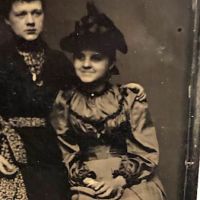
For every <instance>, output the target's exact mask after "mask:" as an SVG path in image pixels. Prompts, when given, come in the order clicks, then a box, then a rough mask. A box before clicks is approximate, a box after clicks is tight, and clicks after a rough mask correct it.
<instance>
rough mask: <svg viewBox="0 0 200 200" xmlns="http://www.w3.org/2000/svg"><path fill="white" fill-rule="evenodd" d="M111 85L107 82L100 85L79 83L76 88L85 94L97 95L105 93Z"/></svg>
mask: <svg viewBox="0 0 200 200" xmlns="http://www.w3.org/2000/svg"><path fill="white" fill-rule="evenodd" d="M111 86H112V85H111V84H110V83H109V82H106V83H105V84H102V85H94V84H93V85H89V84H88V85H87V84H81V85H80V86H79V87H78V90H79V91H80V92H81V93H82V94H84V95H86V96H89V97H97V96H101V95H103V94H105V93H106V92H107V91H108V90H109V89H110V88H111Z"/></svg>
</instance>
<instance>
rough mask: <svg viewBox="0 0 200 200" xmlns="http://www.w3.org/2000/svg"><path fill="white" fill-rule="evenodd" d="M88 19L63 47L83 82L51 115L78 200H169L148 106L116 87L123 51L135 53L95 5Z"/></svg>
mask: <svg viewBox="0 0 200 200" xmlns="http://www.w3.org/2000/svg"><path fill="white" fill-rule="evenodd" d="M87 9H88V15H87V16H85V17H83V18H82V19H81V20H80V21H78V22H76V25H75V31H74V32H73V33H71V34H70V35H69V36H68V37H66V38H64V39H63V40H62V41H61V47H62V48H63V49H64V50H66V51H69V52H72V53H73V55H74V68H75V71H76V75H77V77H78V78H79V80H80V82H79V85H78V87H77V88H76V89H73V90H71V91H60V92H59V94H58V96H57V98H56V101H55V104H54V109H53V112H52V115H51V120H52V125H53V127H54V128H55V130H56V132H57V137H58V140H59V145H60V149H61V151H62V154H63V162H64V163H65V166H66V167H67V169H68V171H69V182H70V185H71V192H72V196H71V199H73V200H75V199H78V200H83V199H84V200H86V199H87V200H89V199H90V200H92V199H113V200H114V199H126V200H163V199H165V194H164V191H163V187H162V184H161V182H160V180H159V178H158V177H157V176H156V168H157V165H158V160H159V150H158V142H157V138H156V132H155V128H154V126H153V123H152V120H151V117H150V114H149V111H148V105H147V102H146V101H145V100H144V101H138V100H137V99H136V94H135V93H134V92H133V91H131V90H130V89H128V88H120V87H118V86H116V85H112V84H111V83H109V78H110V76H112V75H113V74H116V73H118V70H117V68H116V66H115V61H116V50H119V51H121V52H122V53H126V52H127V45H126V42H125V40H124V37H123V35H122V33H121V32H120V30H119V29H118V28H117V27H116V26H115V25H114V23H113V22H112V21H111V20H110V19H109V18H108V17H107V16H106V15H105V14H103V13H99V12H98V10H97V9H96V8H95V6H94V5H93V4H91V3H88V4H87Z"/></svg>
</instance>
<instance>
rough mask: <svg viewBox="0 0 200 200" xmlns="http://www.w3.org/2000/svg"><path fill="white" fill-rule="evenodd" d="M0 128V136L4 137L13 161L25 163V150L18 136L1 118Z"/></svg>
mask: <svg viewBox="0 0 200 200" xmlns="http://www.w3.org/2000/svg"><path fill="white" fill-rule="evenodd" d="M0 126H1V127H0V128H1V129H0V134H2V135H4V136H5V137H6V139H7V141H8V144H9V147H10V149H11V151H12V153H13V156H14V158H15V160H16V161H17V162H19V163H23V164H25V163H27V155H26V150H25V147H24V143H23V141H22V139H21V137H20V135H19V134H18V133H16V131H15V129H13V128H12V127H11V125H10V124H9V123H8V122H6V121H4V120H3V118H2V117H0Z"/></svg>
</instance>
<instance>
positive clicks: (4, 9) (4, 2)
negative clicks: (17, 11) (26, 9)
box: [0, 0, 45, 19]
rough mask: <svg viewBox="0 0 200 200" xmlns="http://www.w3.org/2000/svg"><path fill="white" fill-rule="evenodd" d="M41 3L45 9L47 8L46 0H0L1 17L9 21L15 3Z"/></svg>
mask: <svg viewBox="0 0 200 200" xmlns="http://www.w3.org/2000/svg"><path fill="white" fill-rule="evenodd" d="M32 1H40V2H41V3H42V7H43V9H44V8H45V0H0V16H1V17H3V18H5V19H7V18H8V16H9V13H10V11H11V8H12V5H13V3H15V2H32Z"/></svg>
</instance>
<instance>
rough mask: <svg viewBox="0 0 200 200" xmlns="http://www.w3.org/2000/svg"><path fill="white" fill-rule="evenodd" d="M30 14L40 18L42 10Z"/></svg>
mask: <svg viewBox="0 0 200 200" xmlns="http://www.w3.org/2000/svg"><path fill="white" fill-rule="evenodd" d="M32 14H33V15H35V16H40V15H42V14H43V11H42V10H34V11H33V13H32Z"/></svg>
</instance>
